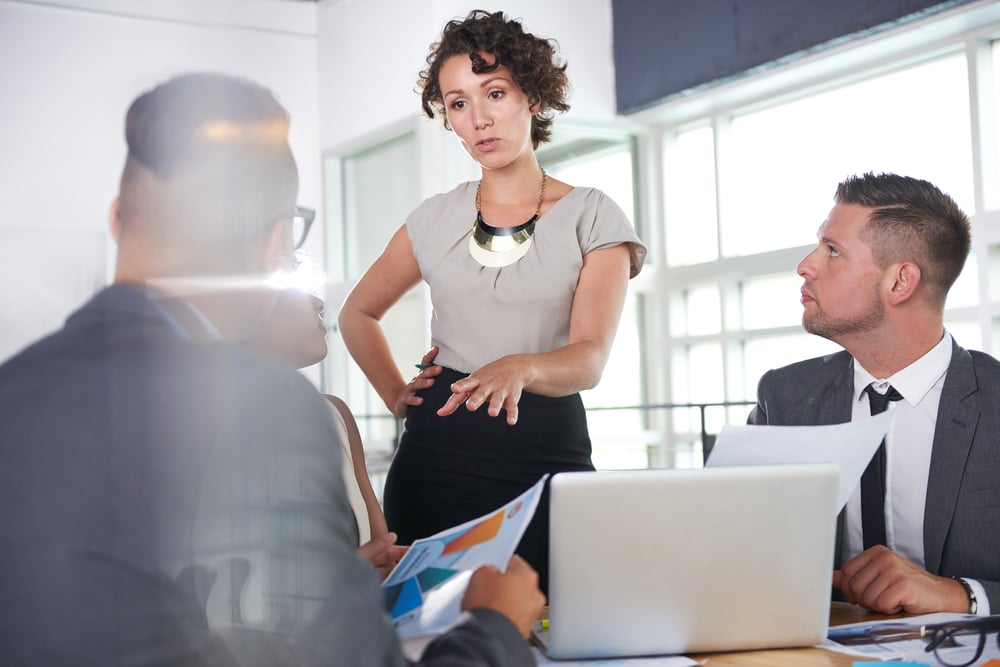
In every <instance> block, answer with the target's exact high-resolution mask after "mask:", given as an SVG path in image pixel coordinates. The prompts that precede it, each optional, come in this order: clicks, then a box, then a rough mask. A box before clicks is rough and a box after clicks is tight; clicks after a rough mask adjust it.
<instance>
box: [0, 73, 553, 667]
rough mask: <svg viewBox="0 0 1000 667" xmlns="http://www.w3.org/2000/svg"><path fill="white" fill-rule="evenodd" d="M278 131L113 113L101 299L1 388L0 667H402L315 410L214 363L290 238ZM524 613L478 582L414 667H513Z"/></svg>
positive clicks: (267, 116)
mask: <svg viewBox="0 0 1000 667" xmlns="http://www.w3.org/2000/svg"><path fill="white" fill-rule="evenodd" d="M288 129H289V119H288V116H287V114H286V112H285V110H284V109H283V108H282V107H281V105H280V104H279V103H278V102H277V100H276V99H275V98H274V96H273V95H272V94H271V93H270V92H269V91H267V90H265V89H263V88H261V87H260V86H258V85H256V84H254V83H252V82H249V81H246V80H242V79H235V78H232V77H228V76H223V75H217V74H192V75H185V76H181V77H177V78H175V79H172V80H171V81H168V82H166V83H165V84H163V85H161V86H158V87H156V88H154V89H153V90H151V91H149V92H147V93H145V94H143V95H142V96H140V97H139V98H137V99H136V100H135V101H134V102H133V104H132V106H131V107H130V109H129V111H128V114H127V116H126V128H125V133H126V141H127V144H128V157H127V160H126V164H125V169H124V172H123V175H122V180H121V189H120V194H119V197H118V199H117V200H116V201H115V203H114V205H113V207H112V222H111V224H112V233H113V234H114V236H115V238H116V240H117V241H118V244H119V255H118V259H117V265H116V271H115V284H114V285H112V286H111V287H109V288H107V289H105V290H103V291H102V292H100V293H99V294H97V295H96V296H95V297H94V298H93V299H92V300H91V301H90V302H89V303H87V304H86V305H84V306H83V307H82V308H81V309H80V310H78V311H77V312H76V313H74V314H73V315H71V316H70V317H69V318H68V320H67V321H66V324H65V327H64V328H63V329H61V330H59V331H57V332H55V333H53V334H52V335H50V336H48V337H46V338H44V339H42V340H40V341H38V342H36V343H35V344H33V345H31V346H29V347H28V348H27V349H25V350H24V351H23V352H21V353H19V354H18V355H16V356H15V357H14V358H12V359H11V360H9V361H8V362H6V363H5V364H3V365H2V366H0V655H2V656H3V660H2V661H3V663H4V664H10V665H22V666H23V665H39V666H42V665H44V666H46V667H49V666H60V665H67V666H69V665H73V666H91V665H93V666H95V667H96V666H107V665H149V666H152V665H191V666H193V665H199V666H200V665H204V666H206V667H207V666H209V665H223V666H226V667H232V666H233V665H241V666H248V665H344V666H349V667H359V666H368V665H371V666H383V665H404V664H408V663H407V661H406V660H405V659H404V657H403V655H402V652H401V647H400V644H399V642H398V640H397V639H396V635H395V633H394V631H393V628H392V626H391V625H390V623H389V621H388V619H387V618H386V617H385V615H384V613H383V612H382V600H381V592H380V586H379V581H378V578H377V576H376V574H375V571H374V569H373V568H371V567H370V565H369V564H368V563H365V562H364V561H363V560H362V559H361V558H359V556H358V555H357V554H356V553H355V550H354V547H355V546H356V540H357V537H356V536H357V531H356V526H355V524H354V517H353V513H352V512H351V508H350V504H349V502H348V500H347V495H346V493H345V489H344V486H343V480H342V476H341V466H342V461H341V455H340V447H339V445H338V442H337V440H336V438H337V435H336V431H335V429H334V426H333V422H332V421H331V418H330V413H329V409H328V408H327V406H326V405H325V402H324V401H323V399H322V398H321V397H320V396H319V394H318V393H317V392H316V391H315V390H314V388H313V387H312V386H311V385H310V384H309V383H308V382H307V381H306V380H305V379H304V378H303V377H302V376H301V375H300V374H298V373H296V372H295V371H292V370H289V369H287V368H285V367H284V366H282V365H280V364H278V363H275V362H271V361H268V360H266V359H264V358H261V357H258V356H256V355H255V354H253V353H252V352H250V351H248V350H247V349H246V348H245V347H244V346H241V345H237V344H235V343H236V342H239V341H241V340H245V339H246V338H248V337H249V336H250V334H251V333H252V332H253V331H254V330H255V329H256V327H257V326H258V325H259V324H260V323H261V322H262V320H263V318H266V317H268V316H269V313H270V309H271V307H272V305H273V304H274V302H275V299H276V297H277V291H276V290H274V289H271V288H267V287H265V286H263V285H262V283H263V282H265V281H264V279H265V278H266V277H267V276H268V275H270V274H272V273H273V272H274V271H278V270H282V269H287V268H288V267H290V266H291V264H292V260H293V247H294V246H295V245H296V243H297V242H301V240H302V237H301V234H302V233H304V231H303V232H301V233H300V238H298V239H294V238H293V227H294V226H295V224H296V222H295V216H296V215H297V212H298V211H299V210H300V209H298V208H297V207H296V205H295V201H296V194H297V190H298V174H297V170H296V166H295V161H294V159H293V157H292V153H291V150H290V148H289V145H288ZM387 547H388V543H387V542H383V543H380V544H376V545H368V550H369V551H372V552H374V553H375V554H376V555H377V554H378V552H379V551H384V550H385V549H386V548H387ZM542 604H543V597H542V595H541V592H540V591H539V590H538V586H537V575H536V574H535V572H534V571H533V570H531V568H530V567H529V566H527V564H525V563H524V562H523V561H520V560H518V559H515V560H513V561H512V562H511V564H510V567H509V568H508V570H507V571H506V572H505V573H500V572H498V571H497V570H496V569H488V568H484V569H480V570H478V571H477V572H476V573H474V574H473V576H472V579H471V581H470V584H469V588H468V590H467V593H466V596H465V598H464V604H463V606H464V608H465V609H466V610H467V611H468V615H467V617H466V618H465V619H464V620H463V621H462V622H461V623H460V624H459V625H458V626H457V627H456V628H455V629H453V630H452V631H450V632H448V633H446V634H445V635H443V636H441V637H439V638H438V639H437V640H435V641H434V642H433V643H431V644H430V645H429V647H428V648H427V650H426V651H425V652H424V654H423V658H422V664H426V665H457V664H461V665H484V666H485V665H493V666H501V665H503V666H507V665H511V666H515V665H531V664H534V660H533V658H532V656H531V654H530V652H529V650H528V648H527V644H526V641H525V638H524V637H525V635H526V634H527V632H528V630H529V629H530V626H531V624H532V622H533V621H534V619H535V617H536V616H537V613H538V611H539V610H540V608H541V605H542Z"/></svg>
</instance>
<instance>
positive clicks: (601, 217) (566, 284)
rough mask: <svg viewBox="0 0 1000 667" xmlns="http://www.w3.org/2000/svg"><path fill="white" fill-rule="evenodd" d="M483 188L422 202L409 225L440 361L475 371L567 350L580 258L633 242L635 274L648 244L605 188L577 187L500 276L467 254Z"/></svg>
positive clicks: (472, 185)
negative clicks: (515, 357)
mask: <svg viewBox="0 0 1000 667" xmlns="http://www.w3.org/2000/svg"><path fill="white" fill-rule="evenodd" d="M477 185H478V181H470V182H467V183H463V184H461V185H459V186H458V187H457V188H455V189H454V190H451V191H450V192H447V193H443V194H438V195H435V196H433V197H430V198H429V199H427V200H425V201H424V202H423V203H421V204H420V206H418V207H417V208H416V209H415V210H414V211H413V212H412V213H411V214H410V215H409V217H407V219H406V231H407V233H408V235H409V237H410V243H411V244H412V246H413V254H414V256H415V257H416V259H417V263H418V264H419V265H420V273H421V275H422V276H423V279H424V280H425V281H426V282H427V284H428V285H429V286H430V293H431V304H432V306H433V317H432V321H431V339H432V343H433V344H434V345H437V346H438V347H439V348H440V351H439V352H438V356H437V359H436V360H435V363H437V364H440V365H442V366H447V367H449V368H453V369H455V370H457V371H460V372H463V373H471V372H473V371H475V370H476V369H477V368H481V367H482V366H484V365H486V364H487V363H489V362H491V361H495V360H496V359H499V358H500V357H503V356H505V355H508V354H523V353H527V354H535V353H543V352H550V351H552V350H554V349H557V348H560V347H563V346H564V345H566V344H567V342H568V339H569V319H570V309H571V308H572V305H573V295H574V293H575V292H576V283H577V279H578V277H579V275H580V269H581V267H582V266H583V256H584V255H585V254H587V253H588V252H590V251H591V250H598V249H601V248H609V247H612V246H616V245H620V244H622V243H627V244H628V245H629V254H630V256H631V267H630V277H634V276H635V275H637V274H638V273H639V270H640V269H641V268H642V264H643V261H644V260H645V257H646V246H645V245H643V243H642V241H640V240H639V237H638V236H636V233H635V230H634V229H633V228H632V225H631V223H630V222H629V220H628V218H627V217H625V214H624V213H623V212H622V210H621V209H620V208H619V207H618V205H617V204H615V202H614V201H612V200H611V199H610V198H608V197H607V196H605V195H604V193H602V192H601V191H600V190H596V189H594V188H574V189H573V190H572V191H571V192H569V193H568V194H567V195H566V196H565V197H563V198H562V199H560V200H559V201H557V202H556V203H555V204H553V205H552V207H551V208H550V209H549V210H548V211H547V212H546V213H545V214H544V215H543V216H542V217H541V218H539V220H538V223H537V224H536V226H535V234H534V237H533V240H532V247H531V249H530V250H529V251H528V254H527V255H525V256H524V257H522V258H521V259H520V260H518V261H517V262H515V263H514V264H511V265H509V266H505V267H502V268H499V269H494V268H486V267H484V266H481V265H480V264H479V263H478V262H476V260H474V259H473V258H472V256H471V255H470V254H469V248H468V243H469V234H470V233H471V231H472V225H473V222H474V221H475V219H476V204H475V197H476V186H477Z"/></svg>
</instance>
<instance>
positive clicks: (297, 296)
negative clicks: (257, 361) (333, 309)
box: [248, 288, 327, 368]
mask: <svg viewBox="0 0 1000 667" xmlns="http://www.w3.org/2000/svg"><path fill="white" fill-rule="evenodd" d="M322 315H323V300H322V299H320V298H319V297H317V296H314V295H312V294H310V293H309V292H305V291H303V290H299V289H294V288H286V289H284V290H282V291H281V293H280V294H279V296H278V299H277V301H276V302H275V304H274V309H273V310H272V311H271V316H270V317H268V318H267V319H266V320H265V321H264V322H263V323H262V324H261V326H260V328H259V329H258V330H257V332H256V333H255V334H254V336H252V337H251V338H250V340H249V341H248V342H249V344H250V346H251V347H253V348H254V349H255V350H257V351H258V352H260V353H261V354H263V355H264V356H267V357H270V358H272V359H276V360H278V361H281V362H284V363H286V364H288V365H289V366H291V367H293V368H303V367H305V366H311V365H313V364H316V363H319V362H320V361H322V360H323V359H324V358H325V357H326V352H327V348H326V327H325V326H324V325H323V317H322Z"/></svg>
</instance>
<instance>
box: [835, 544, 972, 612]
mask: <svg viewBox="0 0 1000 667" xmlns="http://www.w3.org/2000/svg"><path fill="white" fill-rule="evenodd" d="M833 587H834V588H839V589H840V590H841V591H842V592H843V593H844V596H845V597H846V598H847V601H848V602H850V603H851V604H858V605H861V606H862V607H866V608H868V609H871V610H872V611H877V612H880V613H883V614H898V613H900V612H906V613H909V614H930V613H934V612H939V611H947V612H958V613H965V612H967V611H968V610H969V598H968V596H967V595H966V593H965V589H964V588H963V587H962V585H961V584H960V583H958V582H957V581H955V580H954V579H951V578H949V577H939V576H937V575H933V574H931V573H930V572H928V571H927V570H924V569H923V568H920V567H918V566H916V565H914V564H913V563H911V562H910V561H908V560H906V559H905V558H903V557H902V556H900V555H899V554H897V553H894V552H892V551H890V550H889V549H888V548H886V547H885V546H881V545H878V546H874V547H871V548H869V549H865V550H864V551H862V552H861V553H860V554H858V555H857V556H855V557H854V558H852V559H851V560H849V561H847V562H846V563H844V566H843V567H842V568H841V569H840V570H834V572H833Z"/></svg>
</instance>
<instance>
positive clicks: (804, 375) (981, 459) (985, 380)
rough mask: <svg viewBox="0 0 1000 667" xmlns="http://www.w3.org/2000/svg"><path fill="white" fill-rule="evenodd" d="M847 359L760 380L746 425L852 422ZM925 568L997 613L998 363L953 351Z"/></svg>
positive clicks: (937, 439)
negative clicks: (972, 585) (971, 591)
mask: <svg viewBox="0 0 1000 667" xmlns="http://www.w3.org/2000/svg"><path fill="white" fill-rule="evenodd" d="M853 373H854V370H853V359H852V357H851V355H849V354H848V353H847V352H837V353H835V354H831V355H829V356H826V357H820V358H816V359H809V360H807V361H802V362H799V363H795V364H791V365H790V366H786V367H784V368H779V369H777V370H771V371H768V372H767V373H765V374H764V376H763V377H761V379H760V383H759V385H758V387H757V405H756V407H755V408H754V409H753V411H752V412H751V413H750V417H749V419H748V420H747V421H748V422H749V423H751V424H779V425H792V426H794V425H811V424H839V423H843V422H847V421H850V420H851V400H852V394H853V392H854V375H853ZM924 560H925V565H926V568H927V570H928V571H929V572H931V573H932V574H938V575H944V576H959V577H968V578H971V579H976V580H978V581H979V582H981V583H982V584H983V586H984V587H985V589H986V593H987V595H988V597H989V601H990V608H991V610H993V613H997V612H1000V362H998V361H997V360H996V359H994V358H993V357H991V356H989V355H987V354H983V353H982V352H976V351H969V350H965V349H963V348H962V347H960V346H959V345H958V344H957V343H955V344H953V346H952V353H951V363H950V364H949V366H948V374H947V376H946V377H945V381H944V387H943V388H942V391H941V402H940V405H939V407H938V415H937V424H936V427H935V431H934V442H933V448H932V452H931V463H930V472H929V477H928V480H927V503H926V509H925V512H924Z"/></svg>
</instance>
